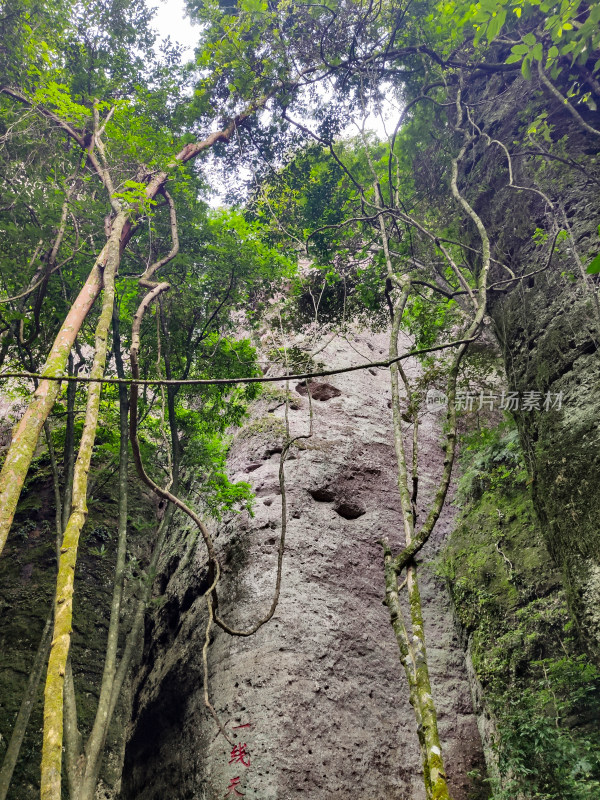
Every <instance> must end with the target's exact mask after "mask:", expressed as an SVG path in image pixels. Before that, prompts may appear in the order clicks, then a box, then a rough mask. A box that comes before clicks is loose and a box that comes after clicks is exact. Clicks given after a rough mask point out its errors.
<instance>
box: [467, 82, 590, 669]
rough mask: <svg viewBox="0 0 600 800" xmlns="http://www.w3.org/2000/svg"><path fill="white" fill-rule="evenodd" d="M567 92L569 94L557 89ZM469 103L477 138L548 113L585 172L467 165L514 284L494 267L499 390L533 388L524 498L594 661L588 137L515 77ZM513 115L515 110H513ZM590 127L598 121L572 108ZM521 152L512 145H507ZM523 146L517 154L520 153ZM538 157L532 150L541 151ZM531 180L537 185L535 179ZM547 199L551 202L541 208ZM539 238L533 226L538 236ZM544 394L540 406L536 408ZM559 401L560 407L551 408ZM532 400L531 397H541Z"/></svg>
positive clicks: (525, 162) (520, 420)
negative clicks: (501, 366) (501, 368)
mask: <svg viewBox="0 0 600 800" xmlns="http://www.w3.org/2000/svg"><path fill="white" fill-rule="evenodd" d="M563 88H564V91H565V92H566V90H567V88H568V87H563ZM469 91H470V95H469V99H470V100H471V101H472V102H474V104H475V105H476V106H477V111H476V112H475V118H476V122H477V124H478V125H480V126H481V127H482V128H483V129H484V130H485V132H486V133H488V134H489V135H490V136H493V137H494V138H497V139H499V140H500V141H502V142H505V143H507V144H508V145H509V146H510V145H511V144H512V143H513V142H515V141H516V140H517V139H518V138H519V137H523V136H524V132H525V131H526V129H527V127H528V126H529V125H530V124H531V122H532V121H533V120H534V119H535V118H536V116H537V115H538V114H539V113H540V112H545V113H547V115H548V119H547V122H548V124H549V126H550V127H549V129H548V136H549V137H550V139H551V140H552V142H553V143H554V144H552V145H549V144H548V142H546V144H545V147H552V148H553V152H557V147H558V145H556V143H558V142H560V141H562V142H568V145H567V150H568V156H569V158H571V159H575V160H576V161H578V162H579V163H580V164H585V169H573V168H570V167H569V166H566V165H565V163H562V162H559V161H555V160H549V161H546V160H545V159H543V158H541V157H540V156H539V153H538V155H537V157H536V158H531V159H527V158H518V159H516V158H515V159H513V162H512V167H513V172H514V175H513V182H514V184H515V185H517V186H525V187H531V186H534V185H535V186H537V187H538V188H541V189H543V191H544V192H545V193H546V196H547V201H546V200H544V199H543V198H542V197H540V195H539V193H538V194H536V193H535V192H532V191H517V190H515V189H511V188H509V187H508V182H509V181H508V172H507V165H506V158H505V156H504V154H503V153H502V151H501V150H500V148H498V147H485V148H482V150H481V151H480V152H479V153H478V155H477V156H476V157H475V158H474V161H473V163H469V164H468V169H469V170H470V172H471V174H470V175H469V185H470V186H471V187H473V189H472V190H471V191H472V192H473V191H476V192H477V194H473V195H472V198H471V199H472V202H473V203H474V205H475V208H476V209H477V211H478V212H479V213H480V215H481V216H482V218H483V220H484V222H485V224H486V226H487V229H488V232H489V234H490V237H491V241H492V243H493V248H494V250H495V254H496V256H497V257H499V258H502V259H504V260H505V262H506V263H507V264H508V266H509V267H510V268H511V269H512V270H513V272H514V273H515V274H516V275H517V276H519V275H527V276H529V277H527V278H526V279H525V280H524V281H521V282H514V283H511V282H507V281H506V278H507V273H506V271H505V270H502V269H501V268H500V267H499V266H496V267H495V268H494V271H493V276H492V280H493V281H504V282H503V283H502V284H496V290H495V291H494V292H492V293H491V303H490V311H491V314H492V317H493V320H494V324H495V330H496V334H497V338H498V341H499V342H500V345H501V348H502V351H503V356H504V361H505V368H506V374H507V378H508V382H509V388H510V390H511V391H513V392H518V393H519V395H520V397H521V398H523V397H524V393H526V392H535V393H537V398H538V404H539V409H538V410H535V409H531V408H530V409H529V410H527V409H525V408H523V405H522V404H521V407H520V408H519V409H515V410H514V415H515V419H516V421H517V424H518V426H519V432H520V436H521V443H522V446H523V451H524V453H525V456H526V459H527V462H528V469H529V472H530V475H531V477H532V491H533V500H534V505H535V509H536V512H537V514H538V517H539V519H540V522H541V526H542V530H543V531H544V537H545V540H546V544H547V546H548V548H549V550H550V552H551V554H552V556H553V557H554V559H555V561H556V563H557V564H558V565H559V567H560V568H561V570H562V572H563V577H564V584H565V587H566V589H567V593H568V597H569V605H570V608H571V612H572V614H573V617H574V619H575V621H576V624H577V625H578V628H579V631H580V634H581V636H582V638H583V639H584V640H585V641H586V642H587V646H588V649H589V651H590V653H592V655H594V656H595V657H596V659H597V660H600V614H599V612H598V608H599V600H600V537H599V535H598V530H599V527H600V495H599V494H598V492H597V488H596V487H597V480H598V474H599V471H600V428H599V426H598V408H599V406H600V360H599V359H598V352H597V350H598V341H599V340H600V308H599V306H598V299H597V296H596V297H595V295H597V291H598V278H597V276H596V277H594V278H592V277H590V276H587V277H584V272H585V268H586V267H587V265H588V264H589V263H590V261H591V258H592V257H593V256H595V255H596V254H597V253H598V252H599V251H600V238H599V235H598V182H599V180H600V169H599V167H600V162H599V159H598V143H599V140H598V138H597V137H594V136H591V135H590V134H588V133H586V132H585V131H583V130H582V129H581V127H580V126H579V125H577V124H576V123H575V121H574V120H573V118H572V116H571V115H570V114H569V113H568V112H567V110H566V109H564V107H561V106H560V104H559V103H557V101H556V100H555V99H554V98H552V97H550V96H549V95H548V94H547V93H546V92H545V90H543V91H542V90H541V89H540V87H539V85H537V84H536V81H535V80H533V81H524V80H523V79H522V78H521V77H520V76H519V77H515V76H512V77H510V76H508V77H504V76H502V77H501V76H496V77H495V78H493V79H491V80H487V79H485V80H479V81H476V80H474V81H473V82H472V85H471V86H470V90H469ZM515 108H522V109H523V113H522V114H519V115H515V113H514V109H515ZM581 109H582V113H583V114H584V115H585V116H586V117H587V118H588V119H589V121H590V123H591V124H592V125H595V127H596V128H598V121H599V115H598V113H592V112H591V111H589V109H586V108H584V107H583V105H582V106H581ZM518 149H519V148H518V147H516V150H518ZM522 149H524V150H527V149H528V148H527V147H523V148H522ZM540 152H542V150H540ZM534 182H535V183H534ZM550 204H552V205H550ZM553 225H554V226H555V230H556V231H558V230H561V229H562V231H563V236H564V237H565V238H564V239H562V238H561V237H559V239H558V241H557V245H556V248H555V250H554V253H553V255H552V258H551V259H550V258H549V255H550V245H551V243H552V239H553V236H552V234H550V236H549V237H548V241H547V242H546V243H545V244H544V239H543V237H540V236H539V235H537V236H536V235H535V230H536V227H539V228H540V229H541V230H545V231H551V230H552V226H553ZM540 232H541V231H540ZM548 394H550V399H551V402H550V406H549V408H548V409H547V410H546V409H545V408H544V402H545V399H546V398H547V397H548ZM559 395H562V407H560V408H559V407H558V404H557V403H556V398H557V396H559ZM539 398H541V402H540V399H539Z"/></svg>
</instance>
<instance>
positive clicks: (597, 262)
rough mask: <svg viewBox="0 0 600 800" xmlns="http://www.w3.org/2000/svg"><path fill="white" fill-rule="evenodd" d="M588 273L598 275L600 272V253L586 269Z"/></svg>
mask: <svg viewBox="0 0 600 800" xmlns="http://www.w3.org/2000/svg"><path fill="white" fill-rule="evenodd" d="M586 272H587V274H588V275H598V274H599V273H600V253H598V255H597V256H596V258H594V260H593V261H592V263H591V264H590V265H589V266H588V268H587V269H586Z"/></svg>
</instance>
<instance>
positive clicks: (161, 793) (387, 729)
mask: <svg viewBox="0 0 600 800" xmlns="http://www.w3.org/2000/svg"><path fill="white" fill-rule="evenodd" d="M385 347H386V337H385V336H383V335H381V336H372V335H369V336H368V337H367V336H361V337H357V338H356V340H355V341H354V342H353V345H352V347H350V346H349V344H347V343H346V342H344V341H341V340H336V341H334V342H333V343H331V344H330V345H328V349H327V350H326V351H325V352H324V359H325V360H326V363H327V364H328V366H346V365H348V364H350V363H357V362H358V361H359V358H360V357H359V356H358V355H357V353H356V350H358V351H360V352H361V353H362V354H363V355H364V358H365V360H368V359H369V358H370V357H371V356H372V353H371V352H370V350H369V348H371V350H372V349H375V352H376V353H377V352H381V351H383V350H384V348H385ZM354 348H355V349H356V350H355V349H354ZM414 368H415V365H413V369H414ZM331 387H332V388H334V389H336V391H335V392H328V394H329V395H330V396H329V399H326V398H324V397H323V398H322V401H321V402H317V403H313V409H314V435H313V436H312V438H310V439H307V440H303V441H301V442H300V443H299V444H300V446H299V447H295V448H293V449H292V451H291V453H290V458H289V460H288V461H287V462H286V467H285V469H286V497H287V505H288V530H287V541H286V551H285V557H284V564H283V580H282V589H281V598H280V601H279V606H278V608H277V611H276V613H275V615H274V617H273V619H272V620H271V621H270V622H269V623H268V624H267V625H265V626H264V627H262V628H261V629H260V630H259V631H258V633H256V634H255V635H254V636H251V637H248V638H240V637H236V638H232V637H230V636H228V635H227V634H225V633H224V632H223V631H222V630H220V629H217V628H214V629H213V631H212V634H211V646H210V649H209V650H208V667H209V674H210V680H209V687H208V688H209V693H210V697H211V700H212V703H213V705H214V707H215V709H216V711H217V713H218V715H219V718H220V720H221V722H222V724H223V725H224V727H225V729H226V731H227V732H228V734H229V736H230V738H231V740H232V742H233V744H228V743H227V742H226V741H225V739H224V738H223V736H221V735H220V734H219V732H218V730H217V727H216V725H215V723H214V721H213V720H212V719H211V717H210V716H209V714H208V712H207V710H206V708H205V707H204V699H203V692H204V685H203V683H204V682H203V669H202V646H203V643H204V636H205V629H206V618H207V613H206V601H205V599H204V598H202V597H201V594H202V592H203V591H205V589H206V587H207V585H208V584H207V575H206V567H205V558H204V554H203V552H202V549H201V548H199V549H198V550H197V551H196V553H195V555H194V557H193V558H191V559H190V561H189V563H188V564H187V565H186V566H183V567H181V566H180V567H179V569H177V570H176V571H175V573H174V574H173V576H172V577H171V578H170V580H169V581H168V584H167V586H166V601H165V603H164V605H163V606H162V608H160V610H159V611H158V612H155V614H154V617H153V618H152V619H149V620H148V625H147V635H146V643H145V649H144V655H143V658H142V663H141V666H140V668H139V672H138V676H137V679H136V687H135V697H134V707H133V721H132V726H131V730H130V735H129V741H128V744H127V748H126V757H125V768H124V774H123V783H122V797H123V799H124V800H153V798H157V799H158V798H164V797H167V796H168V797H169V798H172V800H183V798H194V799H195V800H196V799H197V800H216V799H217V798H223V797H237V796H240V795H243V796H245V797H247V798H256V800H291V798H295V797H300V796H303V797H306V798H309V799H310V800H332V799H335V798H340V800H341V798H347V797H350V796H351V797H353V798H356V800H409V798H410V800H422V799H423V798H424V789H423V785H422V770H421V764H420V755H419V749H418V743H417V735H416V725H415V721H414V714H413V711H412V708H411V706H410V705H409V702H408V691H407V687H406V682H405V677H404V674H403V671H402V667H401V665H400V661H399V658H398V652H397V645H396V642H395V640H394V636H393V633H392V629H391V626H390V622H389V613H388V611H387V608H385V607H384V606H383V604H382V600H383V597H384V588H383V569H382V551H381V547H380V545H378V544H377V539H378V538H380V537H381V536H382V535H385V536H387V537H389V539H390V542H391V543H392V545H393V547H395V548H399V547H400V545H401V542H400V539H399V532H398V530H399V526H398V521H399V504H398V497H397V489H396V484H395V457H394V450H393V443H392V437H391V415H390V412H389V410H388V400H389V397H390V391H389V374H388V372H387V371H386V370H382V371H379V372H377V374H376V375H375V376H373V375H372V374H370V373H369V372H368V371H366V370H365V371H361V372H354V373H350V374H347V375H343V376H336V377H334V378H331ZM291 389H292V395H293V396H294V397H295V398H297V402H294V403H293V404H292V406H297V408H296V410H290V426H291V429H292V434H294V433H296V434H299V433H306V432H307V429H308V398H307V397H306V396H303V397H302V396H301V395H300V394H298V393H296V392H294V390H293V387H291ZM270 391H271V392H272V391H273V390H270ZM270 405H271V407H272V406H273V405H274V404H273V403H272V398H271V404H270ZM268 407H269V402H268V398H265V399H264V400H262V401H261V402H260V403H259V406H258V408H257V411H256V413H257V417H256V418H255V419H254V420H253V421H252V422H251V423H249V425H248V426H247V428H246V430H245V431H242V433H241V434H240V435H239V436H238V438H237V440H236V442H235V443H234V446H233V448H232V452H231V458H230V471H231V473H232V474H233V477H234V478H236V479H245V480H249V481H251V483H252V485H253V487H254V489H255V491H256V494H257V503H256V513H255V516H254V518H249V517H248V516H247V515H242V516H238V517H236V518H234V519H231V520H229V521H228V522H227V523H226V524H224V525H222V526H221V528H220V530H219V531H218V538H217V540H216V541H217V545H218V547H219V549H220V553H221V563H222V565H223V579H222V581H221V584H220V587H219V597H220V602H219V614H220V615H221V617H222V618H224V619H225V620H226V621H227V623H228V624H229V625H231V626H234V627H236V628H241V629H246V628H248V627H250V626H251V625H252V624H253V623H254V622H255V621H257V620H258V619H260V618H261V616H263V615H264V614H265V613H266V611H267V609H268V608H269V605H270V602H271V597H272V594H273V589H274V584H275V573H276V560H277V547H278V541H279V535H280V531H281V519H280V515H281V494H280V489H279V482H278V470H279V454H278V453H279V451H280V450H281V441H282V436H281V434H282V428H283V414H284V410H283V408H282V407H280V406H279V407H278V406H275V409H276V410H274V411H272V413H271V414H267V415H266V416H262V417H261V416H260V414H263V415H264V414H265V412H266V410H267V408H268ZM440 421H441V420H440V419H439V417H438V416H437V415H435V414H432V415H429V416H427V415H426V416H425V417H424V419H423V422H422V426H421V429H422V433H423V434H424V437H425V441H424V443H423V445H422V448H423V450H422V473H421V475H422V477H421V485H422V486H423V487H425V488H424V490H423V491H425V492H426V491H427V490H431V488H432V487H433V481H434V480H435V478H436V476H437V474H438V472H439V468H440V462H441V450H440V447H439V444H438V439H439V432H440V431H439V423H440ZM423 499H424V498H422V501H421V506H422V505H423ZM452 522H453V511H452V509H451V508H450V509H447V510H446V511H445V512H444V515H443V516H442V518H441V519H440V523H439V525H438V527H437V529H436V533H435V541H433V542H431V543H430V547H429V550H428V551H427V552H426V553H425V555H424V558H425V559H430V558H431V556H432V555H433V553H434V551H435V550H436V549H437V547H438V546H439V543H440V541H441V539H443V537H444V536H445V534H446V532H447V531H448V529H449V527H451V525H452ZM421 575H422V596H423V604H424V615H425V619H426V634H427V641H428V647H429V651H428V652H429V657H430V664H431V678H432V684H433V691H434V695H435V699H436V703H437V707H438V711H439V724H440V729H441V736H442V740H443V746H444V755H445V759H446V765H447V770H448V774H449V779H450V785H451V789H452V796H453V798H455V800H467V798H475V797H479V798H482V797H487V792H486V791H485V790H481V788H478V787H474V786H473V785H472V784H471V781H470V779H469V778H468V777H467V772H468V771H470V770H472V769H474V768H480V767H481V766H482V752H481V742H480V739H479V736H478V731H477V726H476V720H475V717H474V715H473V710H472V704H471V697H470V691H469V685H468V681H467V675H466V670H465V665H464V657H463V652H462V650H461V649H460V645H459V642H458V639H457V637H456V634H455V630H454V625H453V619H452V614H451V612H450V609H449V601H448V598H447V596H446V593H445V590H444V588H443V585H442V583H441V582H440V581H438V580H437V579H436V578H435V577H434V576H433V573H432V570H431V569H429V568H427V567H426V566H424V567H423V568H422V569H421ZM167 577H168V576H167ZM190 587H194V588H193V591H190Z"/></svg>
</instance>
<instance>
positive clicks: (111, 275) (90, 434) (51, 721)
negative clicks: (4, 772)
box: [27, 214, 126, 800]
mask: <svg viewBox="0 0 600 800" xmlns="http://www.w3.org/2000/svg"><path fill="white" fill-rule="evenodd" d="M125 220H126V217H125V215H124V214H120V215H119V216H117V217H116V219H115V220H114V222H113V229H112V233H111V237H110V239H109V242H108V245H107V250H106V266H105V268H104V275H103V277H104V295H103V302H102V310H101V313H100V318H99V320H98V324H97V327H96V341H95V353H94V362H93V365H92V371H91V377H93V378H102V376H103V375H104V368H105V364H106V353H107V338H108V331H109V328H110V323H111V318H112V312H113V306H114V297H115V287H114V281H115V274H116V271H117V269H118V266H119V259H120V246H119V245H120V238H121V231H122V229H123V226H124V224H125ZM103 252H104V251H103ZM73 341H74V337H71V339H70V345H69V350H70V347H71V346H72V343H73ZM67 357H68V352H67V353H65V354H64V360H63V367H62V368H63V369H64V365H65V364H66V360H67ZM40 386H41V384H40ZM101 390H102V384H101V383H90V385H89V391H88V401H87V408H86V415H85V422H84V427H83V433H82V436H81V443H80V446H79V453H78V456H77V462H76V464H75V472H74V477H73V503H72V511H71V515H70V517H69V522H68V523H67V527H66V529H65V534H64V538H63V543H62V547H61V553H60V562H59V568H58V579H57V583H56V602H55V616H54V636H53V640H52V646H51V651H50V659H49V662H48V675H47V678H46V690H45V704H44V738H43V749H42V780H41V797H42V800H61V762H62V745H63V713H64V709H63V699H64V679H65V669H66V666H67V659H68V655H69V648H70V643H71V632H72V628H71V623H72V616H73V581H74V577H75V565H76V561H77V548H78V545H79V536H80V533H81V529H82V527H83V524H84V523H85V520H86V517H87V503H86V499H87V480H88V473H89V469H90V462H91V458H92V449H93V445H94V441H95V437H96V429H97V425H98V412H99V406H100V394H101ZM42 424H43V421H42ZM27 466H28V464H27Z"/></svg>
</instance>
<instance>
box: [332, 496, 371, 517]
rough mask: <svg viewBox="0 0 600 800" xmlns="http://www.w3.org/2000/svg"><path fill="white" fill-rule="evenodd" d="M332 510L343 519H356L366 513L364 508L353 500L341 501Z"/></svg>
mask: <svg viewBox="0 0 600 800" xmlns="http://www.w3.org/2000/svg"><path fill="white" fill-rule="evenodd" d="M333 510H334V511H337V513H338V514H339V515H340V517H343V518H344V519H358V517H362V515H363V514H365V513H366V509H365V508H364V506H362V505H361V504H360V503H357V502H355V501H354V500H342V502H341V503H338V504H337V505H336V506H334V508H333Z"/></svg>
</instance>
